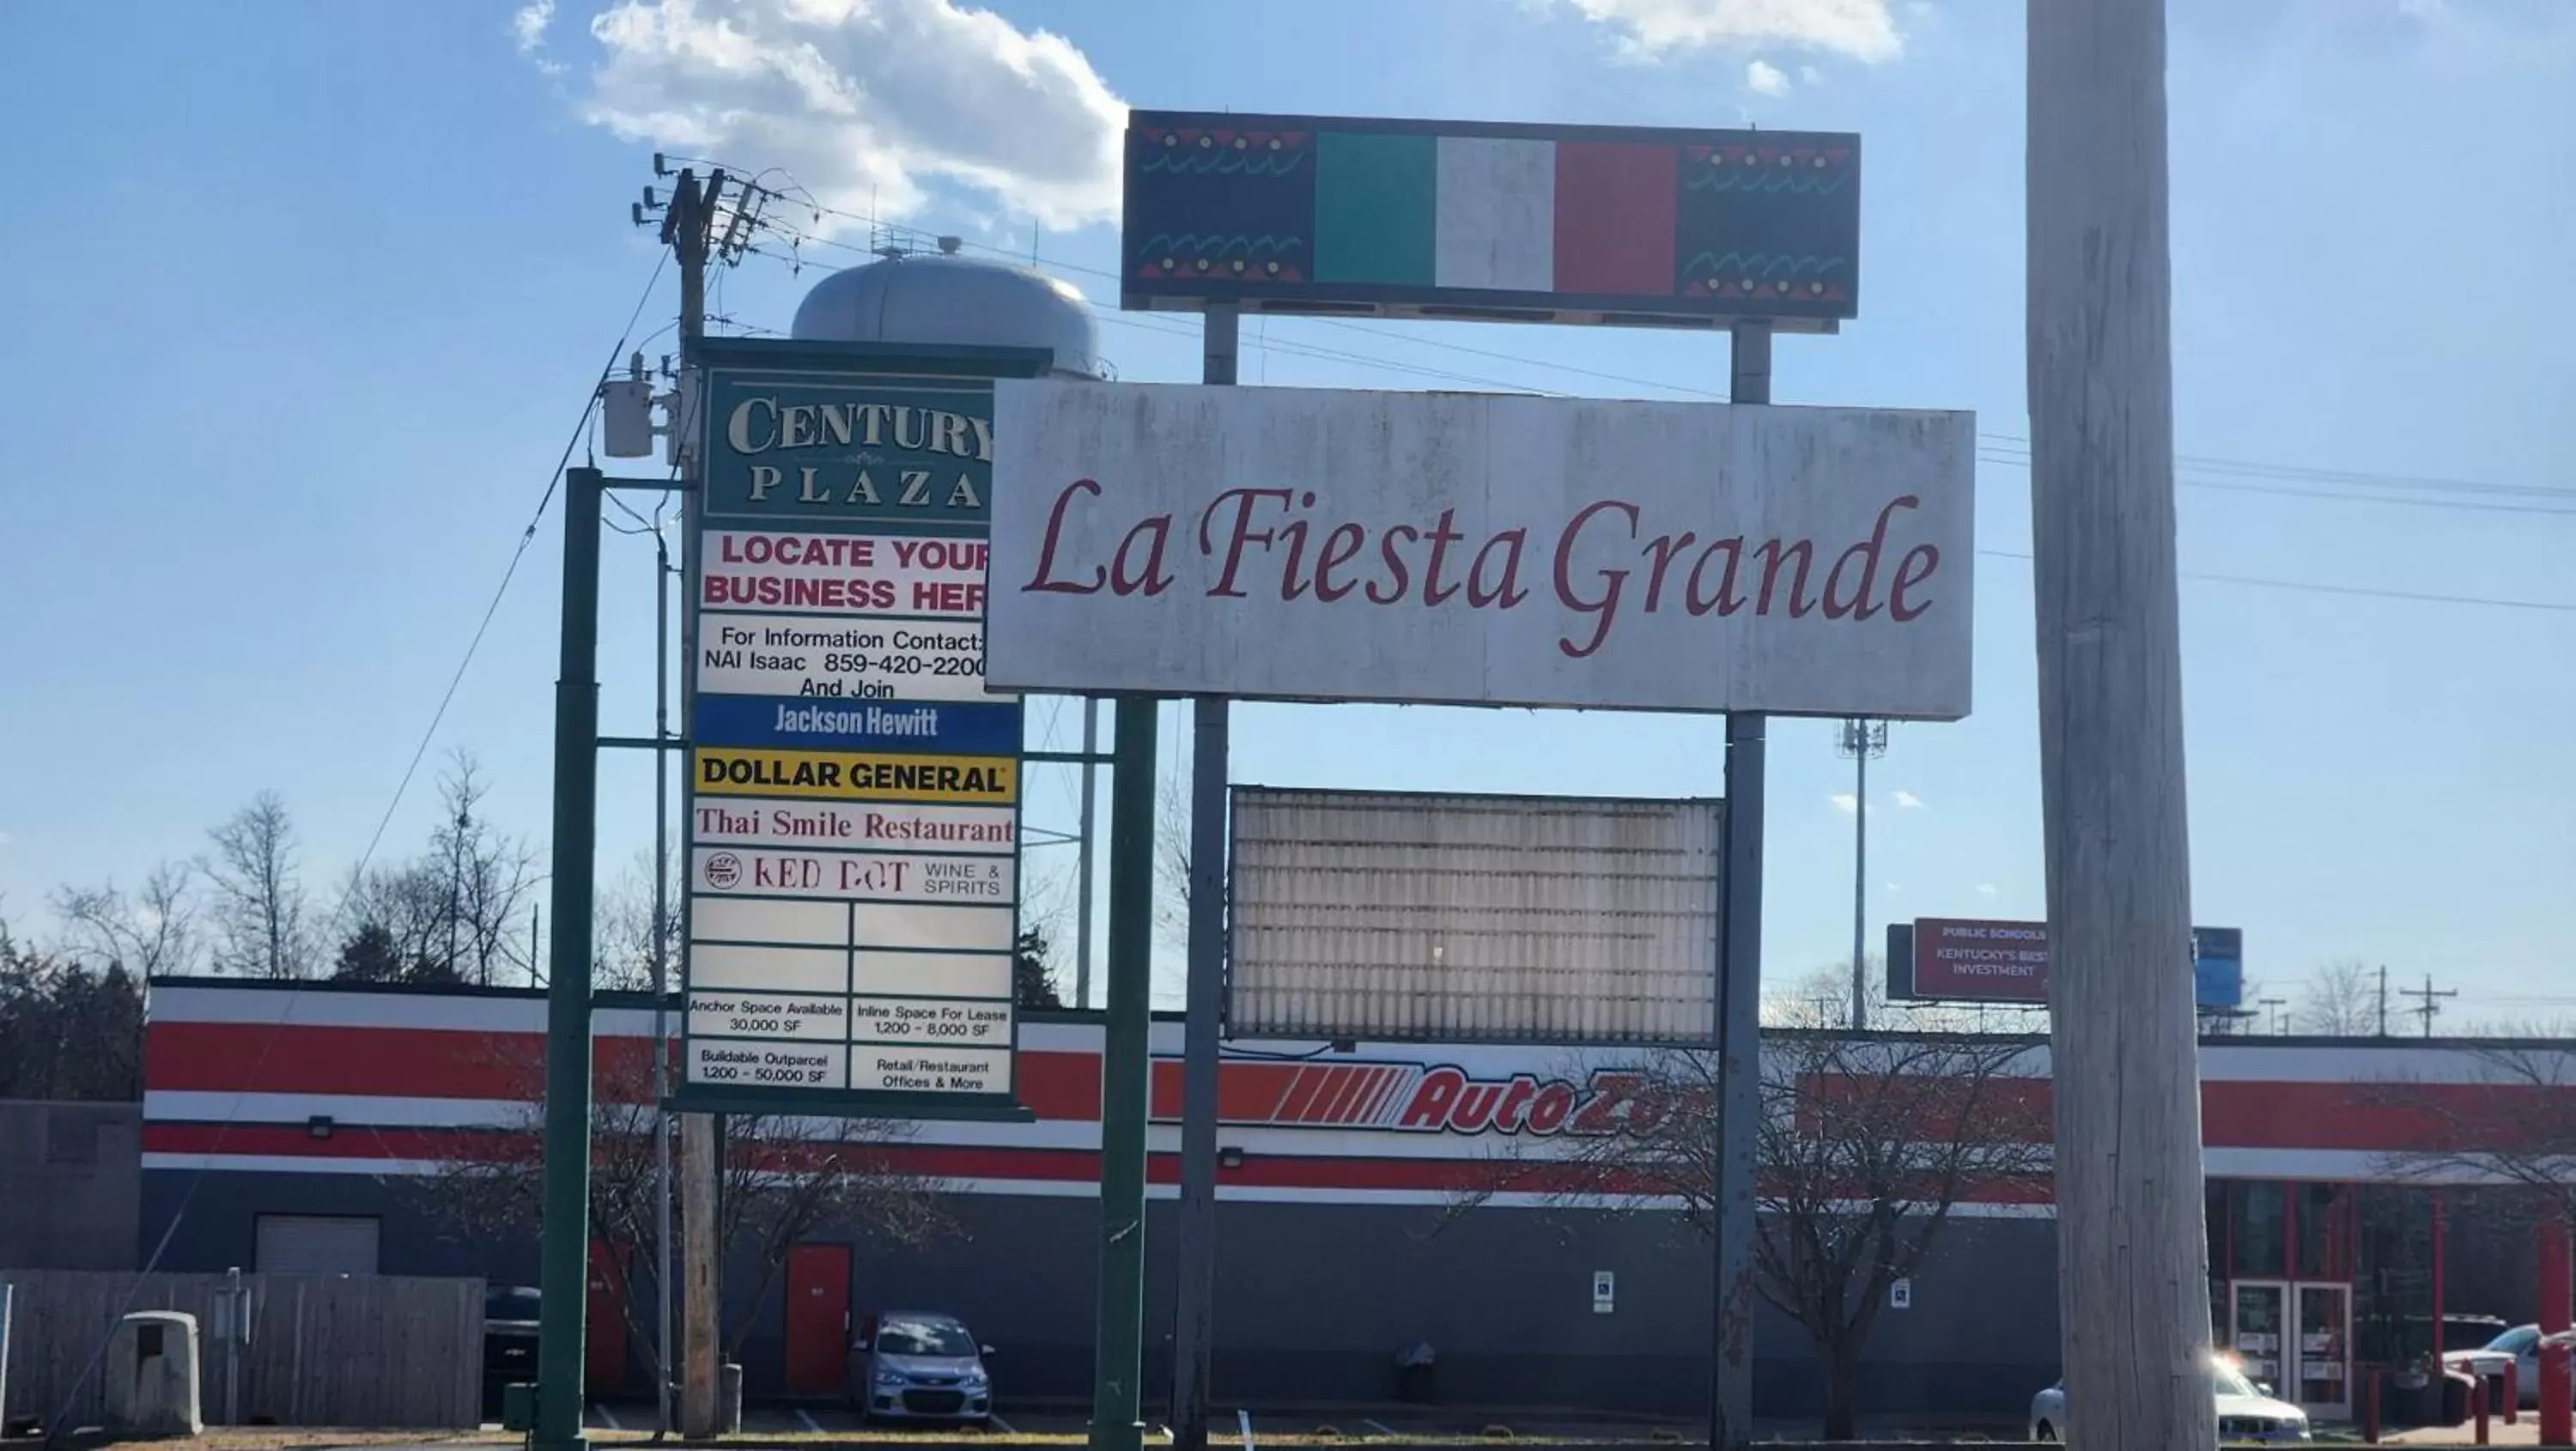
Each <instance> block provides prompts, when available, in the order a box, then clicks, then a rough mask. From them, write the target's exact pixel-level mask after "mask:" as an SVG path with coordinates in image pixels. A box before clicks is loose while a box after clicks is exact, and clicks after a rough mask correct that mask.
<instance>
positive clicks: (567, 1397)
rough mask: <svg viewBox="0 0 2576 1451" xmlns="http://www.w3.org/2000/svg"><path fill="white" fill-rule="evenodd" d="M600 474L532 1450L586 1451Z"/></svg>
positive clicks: (573, 805) (549, 1106)
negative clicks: (584, 1391)
mask: <svg viewBox="0 0 2576 1451" xmlns="http://www.w3.org/2000/svg"><path fill="white" fill-rule="evenodd" d="M600 495H601V487H600V474H599V470H597V469H568V470H566V471H565V473H564V552H563V646H562V664H561V666H560V667H559V668H558V670H557V671H556V675H555V819H554V871H553V878H552V883H551V885H552V890H551V892H550V895H551V896H552V897H553V899H554V919H555V923H554V941H553V944H552V950H551V951H550V952H549V953H548V954H547V962H548V970H547V974H546V1128H545V1191H544V1193H545V1198H544V1211H543V1217H542V1220H541V1221H540V1224H541V1229H542V1234H541V1239H542V1242H543V1259H542V1262H541V1265H540V1268H539V1271H538V1277H537V1285H538V1289H539V1292H540V1295H539V1307H538V1312H537V1313H538V1325H537V1424H536V1430H535V1434H534V1435H533V1436H531V1437H530V1444H531V1445H533V1446H536V1447H540V1448H545V1451H581V1448H582V1447H583V1446H584V1445H585V1444H586V1442H585V1440H584V1438H583V1436H582V1434H581V1407H582V1399H581V1371H582V1331H583V1325H582V1311H583V1308H584V1307H585V1305H586V1304H587V1303H588V1300H589V1283H588V1282H589V1264H588V1257H589V1252H590V913H591V869H592V861H591V859H592V855H593V852H594V850H595V847H596V838H597V835H598V815H597V807H598V798H599V501H600Z"/></svg>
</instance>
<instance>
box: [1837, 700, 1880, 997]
mask: <svg viewBox="0 0 2576 1451" xmlns="http://www.w3.org/2000/svg"><path fill="white" fill-rule="evenodd" d="M1841 749H1842V753H1843V755H1845V756H1846V757H1848V758H1850V760H1851V763H1852V771H1853V776H1852V994H1851V1025H1852V1031H1853V1032H1855V1033H1857V1032H1860V1031H1861V1030H1862V1029H1864V1028H1867V1027H1868V1026H1869V763H1870V761H1871V759H1872V758H1873V757H1877V756H1884V755H1886V754H1887V722H1885V721H1883V720H1879V721H1870V720H1847V721H1844V722H1843V736H1842V747H1841Z"/></svg>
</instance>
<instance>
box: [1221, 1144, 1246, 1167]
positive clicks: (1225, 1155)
mask: <svg viewBox="0 0 2576 1451" xmlns="http://www.w3.org/2000/svg"><path fill="white" fill-rule="evenodd" d="M1216 1166H1217V1167H1218V1168H1220V1169H1240V1168H1242V1167H1243V1147H1242V1146H1241V1145H1239V1144H1226V1145H1224V1146H1222V1147H1220V1148H1219V1149H1218V1150H1217V1151H1216Z"/></svg>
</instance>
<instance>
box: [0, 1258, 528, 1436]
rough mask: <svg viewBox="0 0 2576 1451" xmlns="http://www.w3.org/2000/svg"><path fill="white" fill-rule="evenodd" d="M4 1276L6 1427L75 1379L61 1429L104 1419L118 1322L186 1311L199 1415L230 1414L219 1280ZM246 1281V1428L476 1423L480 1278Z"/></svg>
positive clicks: (58, 1396)
mask: <svg viewBox="0 0 2576 1451" xmlns="http://www.w3.org/2000/svg"><path fill="white" fill-rule="evenodd" d="M138 1281H139V1282H140V1283H139V1284H138ZM0 1282H5V1283H8V1284H11V1285H14V1286H16V1287H17V1307H16V1314H15V1317H14V1323H13V1324H12V1325H11V1327H10V1336H9V1341H10V1343H9V1365H8V1374H7V1380H6V1383H7V1385H8V1387H9V1392H8V1393H9V1405H8V1407H7V1409H6V1414H7V1417H8V1419H10V1420H12V1421H16V1420H20V1419H22V1418H26V1417H35V1416H42V1417H44V1418H45V1419H46V1421H47V1422H48V1423H49V1424H50V1423H52V1422H53V1420H54V1418H55V1417H56V1416H58V1415H60V1414H61V1413H62V1412H63V1411H64V1409H65V1397H66V1396H69V1395H71V1394H72V1391H73V1387H74V1384H75V1383H76V1382H78V1383H80V1385H79V1394H78V1397H77V1399H74V1400H73V1401H71V1403H70V1406H69V1411H70V1416H69V1420H68V1423H67V1424H69V1425H72V1426H88V1425H96V1424H97V1423H98V1422H99V1420H100V1418H101V1417H102V1415H103V1414H104V1412H105V1408H106V1399H105V1396H104V1395H103V1393H102V1392H101V1390H100V1385H101V1383H102V1374H103V1372H104V1370H105V1367H104V1365H101V1366H98V1367H95V1368H93V1367H92V1366H91V1356H92V1355H94V1354H96V1353H98V1350H99V1346H100V1343H101V1342H102V1341H103V1340H104V1339H105V1338H106V1336H107V1334H108V1332H109V1331H110V1330H111V1329H112V1328H114V1326H115V1324H116V1321H117V1317H118V1316H119V1315H121V1314H123V1313H126V1312H129V1311H134V1310H179V1311H184V1312H186V1313H188V1314H191V1315H194V1316H196V1317H197V1366H198V1385H199V1401H200V1403H201V1405H202V1406H203V1408H204V1412H205V1418H206V1420H207V1421H208V1422H209V1423H210V1424H211V1423H215V1422H219V1421H220V1420H222V1418H223V1415H224V1397H225V1386H226V1383H227V1379H228V1375H229V1372H228V1368H227V1356H228V1354H229V1353H230V1349H229V1347H228V1345H227V1344H226V1342H225V1341H223V1340H222V1339H220V1338H219V1332H220V1330H221V1328H222V1317H223V1309H224V1305H225V1300H224V1299H223V1298H222V1292H223V1290H224V1286H225V1283H226V1281H225V1277H224V1276H222V1275H135V1274H130V1273H123V1272H91V1271H83V1270H0ZM242 1284H243V1285H244V1286H245V1287H246V1288H247V1289H248V1291H249V1293H250V1299H251V1333H250V1344H249V1345H248V1346H247V1347H245V1348H243V1349H242V1351H241V1414H240V1418H241V1420H242V1421H243V1422H245V1423H253V1424H273V1425H279V1426H366V1427H400V1428H405V1429H409V1428H423V1429H426V1428H430V1427H459V1426H462V1427H471V1426H473V1425H475V1424H477V1422H478V1421H479V1420H480V1419H481V1415H482V1379H483V1282H482V1281H481V1280H479V1279H477V1280H444V1279H436V1280H434V1279H419V1278H412V1277H408V1276H398V1275H244V1276H242ZM84 1370H87V1371H89V1374H88V1375H87V1376H86V1377H84V1376H83V1374H82V1373H83V1371H84Z"/></svg>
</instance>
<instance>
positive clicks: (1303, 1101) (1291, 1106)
mask: <svg viewBox="0 0 2576 1451" xmlns="http://www.w3.org/2000/svg"><path fill="white" fill-rule="evenodd" d="M1324 1074H1325V1070H1323V1069H1321V1068H1317V1067H1315V1066H1313V1065H1311V1064H1309V1065H1305V1066H1302V1067H1300V1068H1299V1069H1298V1070H1297V1076H1296V1077H1295V1078H1293V1079H1291V1080H1289V1083H1288V1091H1287V1092H1286V1093H1285V1094H1282V1095H1281V1096H1280V1099H1279V1107H1278V1109H1277V1111H1276V1112H1275V1113H1273V1115H1272V1118H1273V1120H1274V1121H1275V1122H1278V1123H1297V1122H1299V1121H1301V1120H1302V1119H1304V1118H1305V1116H1306V1106H1307V1105H1308V1104H1310V1103H1312V1102H1313V1101H1314V1098H1315V1094H1316V1092H1317V1091H1318V1090H1320V1089H1321V1088H1323V1086H1324Z"/></svg>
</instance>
